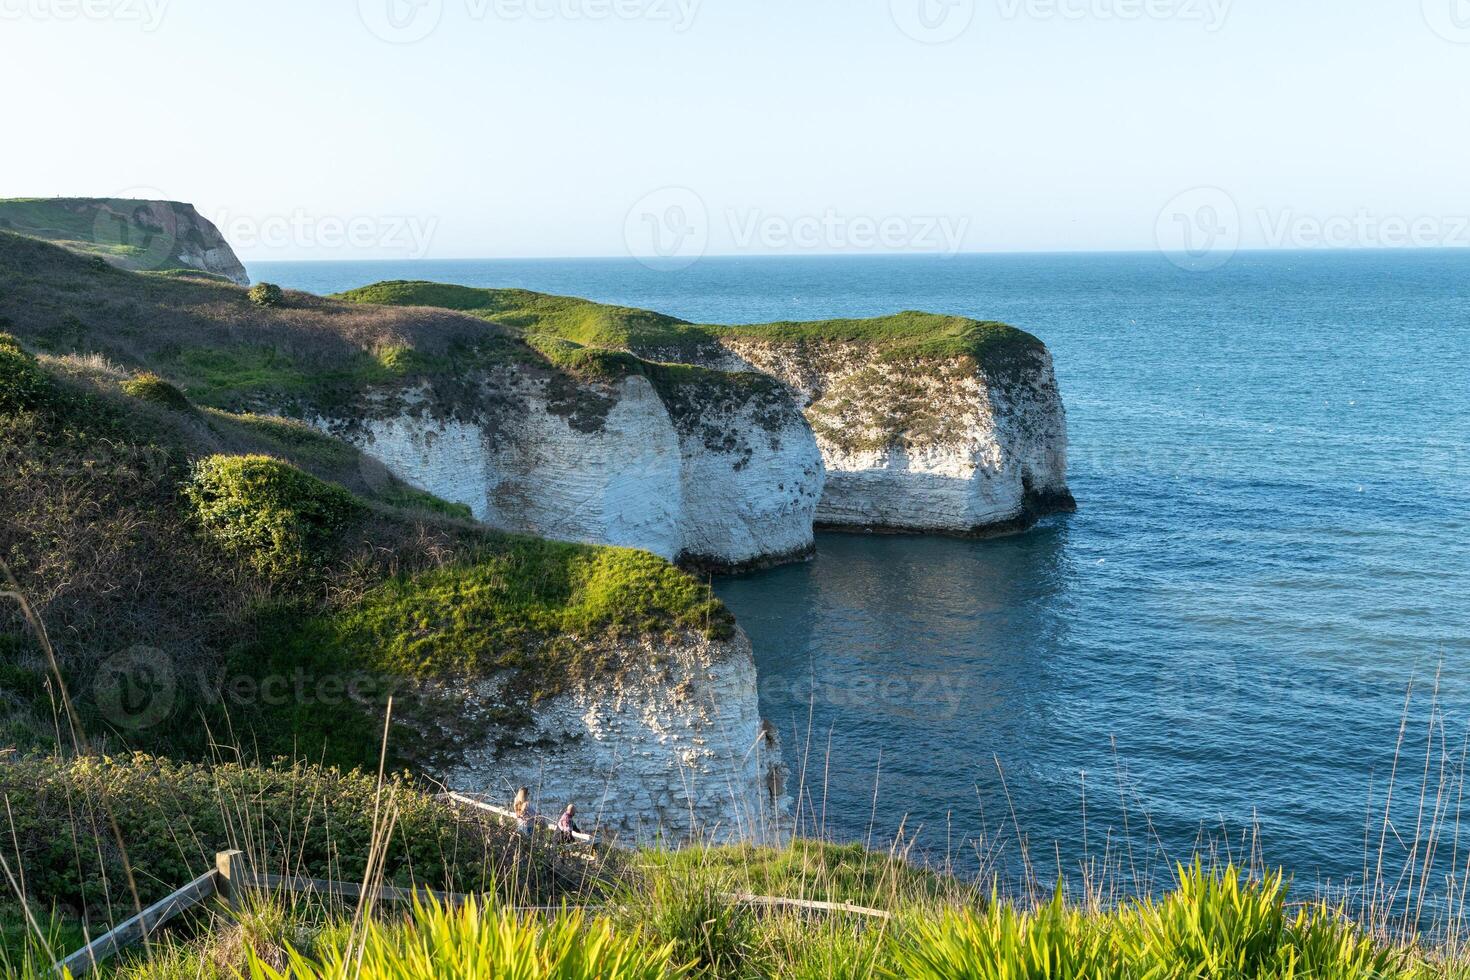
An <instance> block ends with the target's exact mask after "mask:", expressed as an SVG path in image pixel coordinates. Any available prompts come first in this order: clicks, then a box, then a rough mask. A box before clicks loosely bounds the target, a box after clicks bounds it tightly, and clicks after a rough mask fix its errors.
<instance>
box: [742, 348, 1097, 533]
mask: <svg viewBox="0 0 1470 980" xmlns="http://www.w3.org/2000/svg"><path fill="white" fill-rule="evenodd" d="M720 342H721V344H722V346H723V347H724V348H725V349H726V350H727V351H729V352H730V353H731V354H733V355H734V356H735V357H736V358H737V359H738V362H739V363H743V364H746V365H749V367H750V369H753V370H759V371H763V372H766V373H768V374H771V375H774V376H775V377H778V378H780V379H781V380H782V381H784V382H785V383H786V384H787V385H788V386H790V388H791V390H792V391H793V392H794V393H795V396H796V397H797V399H798V400H799V401H800V403H801V404H802V405H803V409H804V411H805V414H806V417H807V419H808V420H809V421H810V423H811V426H812V429H813V431H814V433H815V436H816V441H817V444H818V446H819V447H820V449H821V453H822V459H823V462H824V464H825V467H826V471H827V479H826V487H825V492H824V494H823V496H822V501H821V504H820V505H819V506H818V508H817V513H816V521H817V523H818V524H819V525H825V526H830V527H834V528H849V529H866V530H887V531H939V532H944V533H951V534H964V535H984V534H991V533H1001V532H1005V531H1010V530H1016V529H1018V528H1023V527H1026V526H1028V525H1029V524H1030V523H1031V522H1032V521H1034V520H1035V518H1036V517H1038V516H1041V515H1043V514H1047V513H1051V512H1055V511H1065V510H1071V509H1074V508H1075V503H1074V502H1073V499H1072V495H1071V492H1070V491H1069V490H1068V489H1067V479H1066V474H1067V424H1066V412H1065V410H1064V408H1063V406H1062V400H1061V395H1060V393H1059V392H1058V390H1057V384H1056V377H1055V374H1054V372H1053V369H1052V361H1051V355H1050V354H1049V353H1048V352H1047V351H1046V350H1045V348H1038V349H1036V350H1034V351H1030V352H1026V353H1023V354H1021V355H1018V356H1016V357H1015V358H1013V359H1011V360H1009V361H1007V362H1006V363H1005V365H1004V366H1003V367H1001V368H991V369H988V370H987V369H986V368H985V367H982V366H981V365H980V364H979V363H978V362H977V361H976V359H975V358H973V357H970V356H967V355H964V354H959V355H948V356H942V357H936V356H928V355H921V354H912V355H906V356H902V357H897V358H894V357H889V356H887V355H886V354H885V353H884V352H883V351H881V350H880V349H877V348H875V347H874V346H873V345H871V344H866V343H862V342H847V343H838V342H831V341H823V342H812V341H796V342H792V343H782V342H779V341H770V340H764V339H752V338H745V337H738V336H731V337H725V338H722V339H721V341H720Z"/></svg>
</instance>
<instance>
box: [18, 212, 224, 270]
mask: <svg viewBox="0 0 1470 980" xmlns="http://www.w3.org/2000/svg"><path fill="white" fill-rule="evenodd" d="M0 229H3V230H5V231H12V232H15V233H16V234H21V235H27V236H30V237H33V238H42V239H45V240H47V241H51V242H55V243H56V244H58V245H62V246H64V247H66V248H69V249H72V250H73V251H78V252H84V253H87V254H91V255H98V256H101V257H102V258H103V259H104V260H106V261H107V262H109V263H111V264H112V265H115V266H117V267H119V268H122V269H134V270H140V271H146V272H162V271H170V270H180V269H191V270H194V271H197V272H207V273H210V274H211V275H216V276H222V277H224V278H225V279H228V280H230V281H231V282H233V283H235V284H237V285H240V286H248V285H250V277H249V276H247V275H246V273H245V267H244V266H243V265H241V264H240V260H239V259H238V258H236V257H235V253H234V251H233V250H232V249H231V248H230V246H229V243H228V242H226V241H225V240H224V237H223V236H222V235H221V234H220V233H219V229H218V228H216V227H215V226H214V224H213V223H212V222H211V221H209V220H208V219H206V218H204V217H203V216H202V215H200V214H199V212H198V211H197V210H195V208H194V205H192V204H180V203H178V202H174V201H137V200H128V199H121V198H18V199H12V200H0Z"/></svg>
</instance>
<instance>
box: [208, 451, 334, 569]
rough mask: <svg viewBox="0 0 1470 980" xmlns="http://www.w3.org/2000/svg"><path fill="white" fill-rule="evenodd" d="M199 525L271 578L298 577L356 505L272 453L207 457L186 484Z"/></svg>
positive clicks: (316, 557)
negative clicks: (270, 454) (265, 454)
mask: <svg viewBox="0 0 1470 980" xmlns="http://www.w3.org/2000/svg"><path fill="white" fill-rule="evenodd" d="M185 492H186V495H187V496H188V499H189V501H190V502H191V503H192V504H193V507H194V512H195V516H196V517H197V518H198V520H199V523H200V524H201V525H202V526H203V527H204V529H205V531H206V532H207V533H208V534H209V535H210V536H211V537H213V538H214V539H215V540H216V541H218V542H219V543H220V544H222V545H224V546H225V548H227V549H228V550H230V551H232V552H235V553H238V554H241V555H243V556H245V557H246V558H247V559H248V560H249V561H250V563H251V564H252V565H253V566H254V567H255V568H256V569H257V570H259V571H260V572H262V573H263V574H265V575H267V576H269V577H270V578H272V579H275V580H280V579H283V578H292V577H299V576H301V575H302V574H304V573H305V572H307V571H308V570H309V569H310V568H311V567H312V566H314V565H316V564H318V563H319V562H320V560H321V558H322V556H323V552H324V550H325V549H326V548H327V547H328V546H330V545H331V544H332V543H333V542H334V541H335V540H336V538H337V536H338V535H339V534H340V533H341V532H342V531H343V530H344V529H345V528H346V527H347V525H348V524H349V523H350V522H351V521H352V520H353V519H354V518H355V517H357V516H358V514H359V513H360V512H361V511H362V509H363V505H362V504H361V503H360V502H359V501H358V500H357V498H356V497H354V496H352V494H350V493H348V492H347V491H346V490H345V489H343V488H342V487H339V486H337V485H335V484H332V483H327V482H326V481H324V480H319V479H317V478H316V477H314V476H311V475H310V474H308V473H306V472H304V471H302V470H299V469H297V468H296V467H294V466H292V465H291V464H289V463H285V462H282V461H281V460H279V459H275V458H274V457H271V456H211V457H209V458H208V459H204V460H201V461H200V462H199V463H197V464H196V465H195V467H194V473H193V477H192V479H191V480H190V482H189V484H188V485H187V487H186V488H185Z"/></svg>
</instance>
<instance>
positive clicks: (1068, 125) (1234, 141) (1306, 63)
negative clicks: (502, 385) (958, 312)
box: [0, 0, 1470, 259]
mask: <svg viewBox="0 0 1470 980" xmlns="http://www.w3.org/2000/svg"><path fill="white" fill-rule="evenodd" d="M416 3H418V4H422V5H423V6H422V7H417V8H416V7H415V4H416ZM588 3H590V4H592V5H593V6H592V8H591V9H588V8H587V7H586V6H585V4H588ZM946 3H953V4H954V6H953V7H946V6H945V4H946ZM389 4H393V5H396V11H395V10H390V9H389ZM922 4H928V5H929V6H928V9H927V11H925V10H921V9H919V8H920V5H922ZM88 5H90V6H91V7H92V8H93V9H92V10H91V11H90V13H86V12H84V13H81V14H78V15H77V16H74V17H73V16H71V14H74V13H76V10H75V8H76V7H78V6H83V7H84V8H85V7H86V6H88ZM1457 5H1458V6H1457ZM1140 11H1141V12H1140ZM395 12H396V14H397V15H398V21H397V23H399V24H400V25H406V27H404V28H403V30H404V31H405V32H406V33H407V34H409V35H412V34H415V33H419V32H422V31H423V30H426V29H427V27H432V28H433V29H432V30H427V34H426V36H424V37H422V39H419V40H417V41H414V42H412V43H388V42H385V41H384V40H382V39H381V38H380V37H379V36H377V34H375V33H374V30H373V28H376V29H377V31H378V33H387V34H390V35H391V34H392V33H393V30H392V28H391V25H390V21H389V20H388V14H389V13H395ZM599 12H601V13H603V14H606V16H596V14H598V13H599ZM415 14H416V15H417V17H418V19H417V20H416V19H415V16H414V15H415ZM920 14H927V17H921V16H920ZM946 15H948V19H946ZM1222 15H1223V19H1221V16H1222ZM1457 17H1458V18H1459V19H1456V18H1457ZM425 18H427V20H425ZM926 24H928V25H929V26H928V27H926V26H925V25H926ZM905 28H907V32H906V30H905ZM960 28H963V29H962V30H961V29H960ZM914 34H917V35H919V36H920V37H919V39H916V38H915V37H913V36H911V35H914ZM948 34H955V35H956V36H954V37H953V38H952V39H950V40H948V41H946V42H945V43H928V42H933V41H936V40H939V39H941V38H942V37H943V36H946V35H948ZM397 36H398V38H399V39H400V40H402V39H404V36H405V35H404V34H402V33H400V34H399V35H397ZM1455 42H1470V4H1467V3H1466V2H1465V0H1423V2H1422V3H1421V0H1233V2H1231V0H361V2H359V0H251V2H248V3H245V2H234V3H224V2H221V0H0V85H3V89H4V91H5V92H6V93H7V98H6V99H5V129H6V140H5V142H6V144H7V148H6V150H5V152H4V153H3V154H0V196H22V195H24V196H49V195H96V196H108V195H115V194H120V193H124V192H133V195H134V196H137V195H138V194H141V193H145V192H146V193H157V194H162V195H164V196H167V197H169V198H175V199H181V200H187V201H192V202H194V203H195V204H197V205H198V206H199V208H200V209H201V210H202V211H203V212H204V213H206V214H207V215H210V216H211V217H215V218H217V219H219V218H223V219H224V220H225V223H226V227H227V230H228V228H229V226H230V223H231V222H233V226H234V228H235V229H236V231H237V232H244V233H245V234H244V235H239V234H237V235H234V236H232V237H236V238H238V237H247V238H249V237H253V238H255V239H258V240H255V241H244V242H238V241H237V245H238V246H239V250H240V251H241V252H242V254H243V255H244V256H245V257H246V258H249V259H270V258H343V257H375V256H381V257H399V256H402V255H404V254H405V253H406V252H407V251H410V250H411V251H415V252H417V253H420V254H424V255H427V256H430V257H443V258H447V257H473V256H541V255H567V256H579V255H625V254H627V252H628V250H629V249H630V247H634V246H633V245H631V244H630V238H636V237H637V236H638V234H640V232H639V231H638V230H637V226H638V225H639V223H640V221H642V220H644V219H643V217H642V216H640V215H638V214H636V213H635V214H633V215H632V216H631V217H630V209H634V210H635V211H636V208H637V206H638V202H640V200H644V199H645V198H646V197H647V195H650V194H651V193H654V192H659V191H660V189H662V188H667V187H676V188H685V189H687V190H688V191H691V192H693V194H694V198H693V200H694V201H696V202H697V206H698V207H700V208H703V209H704V212H705V213H704V215H703V216H702V217H699V218H698V219H690V220H701V221H703V222H705V226H704V228H703V229H701V234H702V235H703V237H704V238H705V239H707V244H706V243H704V242H702V243H701V247H703V248H707V250H708V251H709V252H712V253H726V252H741V251H749V252H767V251H792V250H797V251H799V250H803V249H806V250H813V251H842V250H852V249H857V250H882V249H889V248H898V249H904V248H931V247H934V246H936V245H939V244H944V245H945V246H946V247H948V243H947V242H945V241H943V236H944V235H945V234H946V232H945V231H943V230H942V229H948V233H951V235H952V237H954V238H955V239H956V242H955V244H957V245H958V246H959V247H962V248H964V249H965V250H969V251H991V250H1038V249H1039V250H1053V249H1062V250H1072V249H1079V250H1088V249H1134V248H1137V249H1143V248H1152V247H1154V246H1155V243H1156V242H1157V241H1158V238H1159V232H1158V229H1159V227H1160V223H1161V217H1160V215H1161V209H1166V206H1167V205H1168V204H1169V202H1170V201H1171V200H1174V199H1175V198H1176V195H1179V194H1180V193H1181V192H1186V191H1190V190H1191V189H1192V188H1197V187H1209V188H1220V189H1222V190H1224V191H1225V192H1226V194H1227V195H1228V198H1227V200H1228V202H1229V203H1230V204H1231V205H1233V206H1234V207H1235V208H1237V209H1238V211H1239V215H1240V217H1239V219H1238V224H1239V229H1238V233H1239V237H1240V239H1241V242H1242V244H1244V245H1247V246H1251V245H1269V244H1272V243H1273V242H1272V239H1271V234H1270V229H1271V228H1272V227H1273V226H1276V227H1279V222H1281V221H1283V220H1288V219H1289V220H1291V221H1297V220H1299V219H1303V218H1305V219H1308V220H1309V222H1310V221H1317V222H1326V221H1328V220H1329V219H1334V218H1344V217H1346V218H1352V217H1353V216H1355V215H1356V216H1360V217H1364V218H1366V220H1367V221H1369V222H1376V221H1383V220H1391V219H1395V218H1398V219H1403V220H1405V221H1414V220H1421V219H1425V218H1428V219H1429V220H1431V221H1434V222H1439V223H1438V224H1436V225H1435V226H1434V229H1432V230H1431V233H1430V234H1429V238H1430V239H1436V238H1438V239H1442V240H1443V242H1444V243H1449V244H1465V243H1466V241H1470V232H1463V233H1459V234H1458V236H1457V232H1456V228H1455V227H1454V224H1455V222H1456V220H1457V217H1458V216H1464V215H1470V179H1467V176H1466V175H1467V173H1470V125H1467V117H1466V111H1465V104H1466V103H1465V99H1466V94H1465V93H1466V90H1467V89H1466V86H1467V83H1470V43H1455ZM1211 193H1213V192H1211ZM1197 196H1198V195H1196V197H1197ZM652 200H653V205H652V207H653V208H654V210H653V211H652V214H653V215H654V218H653V220H655V221H658V220H661V219H662V218H664V217H667V214H666V212H667V210H668V207H667V205H668V201H670V200H673V201H674V202H675V203H681V202H686V201H688V200H689V198H688V196H687V195H686V194H685V192H684V191H679V192H676V194H675V197H674V198H670V197H669V194H668V193H667V192H665V193H663V196H659V195H658V194H655V196H654V198H653V199H652ZM1212 200H1213V199H1212ZM1194 201H1195V198H1186V202H1194ZM1190 207H1191V208H1194V205H1193V203H1190ZM674 214H675V216H676V217H686V218H687V217H688V215H687V214H685V212H683V211H679V212H674ZM1190 214H1191V215H1193V214H1194V210H1191V211H1190ZM864 220H869V221H871V222H873V223H875V224H876V223H879V222H882V221H885V220H889V221H896V222H897V224H893V225H891V227H890V228H889V231H890V233H891V234H890V235H889V236H888V239H889V240H888V241H886V242H879V243H877V244H873V243H872V242H871V241H869V240H868V239H867V238H864V237H863V234H862V230H861V226H862V222H863V221H864ZM930 220H932V221H934V222H936V223H937V224H936V227H935V228H934V229H933V230H931V231H928V232H926V230H925V228H924V227H922V226H923V225H924V224H925V222H926V221H930ZM323 222H325V223H326V224H325V225H323ZM333 222H337V223H341V224H345V223H347V222H356V226H355V227H356V228H357V237H356V239H354V240H353V242H346V241H335V240H332V239H333V236H334V235H336V237H337V238H341V237H342V236H341V235H340V234H337V232H338V231H339V229H337V228H335V226H334V225H333ZM395 222H398V223H407V224H409V225H411V227H408V228H407V229H406V230H401V231H399V232H397V233H396V234H395V231H394V227H393V226H394V224H395ZM761 222H764V223H765V224H764V225H762V224H761ZM853 222H857V223H858V230H857V231H854V230H853ZM1164 223H1166V224H1167V215H1166V216H1165V219H1164ZM288 226H289V227H288ZM1359 227H1361V223H1360V224H1359ZM1369 227H1370V230H1368V231H1361V230H1359V231H1352V232H1351V233H1349V234H1348V235H1347V236H1346V238H1345V239H1344V242H1345V243H1346V244H1369V245H1371V244H1377V243H1378V238H1379V237H1380V233H1379V232H1378V231H1375V230H1372V229H1373V228H1376V227H1377V226H1376V225H1370V226H1369ZM323 228H325V232H326V234H325V235H324V234H323ZM415 228H417V229H420V230H421V231H422V234H419V233H417V232H415V230H414V229H415ZM757 228H764V230H763V231H756V232H752V231H751V229H757ZM303 229H304V230H303ZM415 235H417V238H415ZM926 235H927V237H926ZM323 238H325V239H328V240H327V241H326V242H325V243H324V242H323V241H322V240H321V239H323ZM794 238H800V240H799V241H794V240H789V239H794ZM1457 238H1463V239H1464V240H1465V241H1460V240H1457ZM419 239H422V241H420V240H419ZM1285 241H1286V243H1287V244H1291V243H1293V241H1294V239H1290V238H1288V239H1286V240H1285ZM354 242H355V243H354ZM1436 243H1439V242H1436ZM1308 244H1310V243H1308Z"/></svg>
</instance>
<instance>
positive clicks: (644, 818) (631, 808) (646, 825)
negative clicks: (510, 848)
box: [448, 633, 788, 843]
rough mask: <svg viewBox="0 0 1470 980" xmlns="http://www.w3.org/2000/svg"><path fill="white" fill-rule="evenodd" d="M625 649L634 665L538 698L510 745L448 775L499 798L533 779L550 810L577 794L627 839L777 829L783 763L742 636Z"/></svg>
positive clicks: (468, 754)
mask: <svg viewBox="0 0 1470 980" xmlns="http://www.w3.org/2000/svg"><path fill="white" fill-rule="evenodd" d="M617 655H618V657H619V658H620V659H621V660H622V661H624V662H627V663H632V664H636V665H637V666H636V667H633V668H631V669H629V670H628V671H627V672H625V673H624V675H623V676H622V677H621V678H620V679H618V680H617V681H616V682H611V683H607V684H598V685H595V686H594V685H582V686H579V687H578V688H576V689H575V690H573V691H571V692H568V693H566V694H563V695H560V696H559V697H557V698H555V699H552V700H551V701H549V702H546V703H544V704H542V705H539V706H538V707H537V709H536V712H535V722H534V728H533V729H531V730H529V731H520V732H517V733H516V741H515V742H514V743H513V744H512V745H510V746H509V747H507V746H506V745H503V744H501V745H497V744H494V743H492V742H487V743H484V744H482V745H478V746H471V747H468V748H466V750H465V752H464V756H463V761H462V763H461V764H460V765H458V766H457V767H455V768H453V769H452V770H451V771H450V772H449V773H448V782H449V783H450V784H451V785H454V786H456V787H459V788H462V789H466V790H469V791H472V792H485V793H488V794H490V795H491V796H492V797H495V798H503V799H508V798H510V796H511V795H512V794H514V792H515V789H516V788H517V787H519V786H529V787H531V788H532V790H533V791H534V794H535V798H536V799H537V800H538V801H539V803H540V806H541V808H542V809H543V811H545V815H547V816H551V817H555V816H556V814H557V813H558V812H559V811H560V809H561V807H563V806H564V805H565V804H567V803H575V804H577V809H578V811H579V813H580V816H579V820H580V821H581V822H582V823H583V824H584V825H586V826H589V827H590V826H596V827H597V828H598V829H599V831H600V832H602V833H613V834H616V835H617V836H618V837H620V838H621V839H622V840H623V841H624V842H629V843H651V842H655V841H656V840H657V839H658V838H659V837H660V836H662V837H663V839H665V840H668V839H674V840H682V839H687V838H689V837H691V836H694V835H698V836H701V837H704V838H707V839H713V840H716V841H735V840H741V841H771V840H774V839H776V838H778V837H779V835H780V827H781V826H782V824H783V821H784V820H785V818H786V817H787V808H788V801H787V799H786V792H785V778H786V767H785V765H784V764H783V762H782V757H781V747H780V744H779V742H778V740H777V738H776V733H775V730H774V729H773V728H771V727H770V726H769V724H768V723H766V722H764V721H763V720H762V719H761V717H760V710H759V704H758V702H757V696H756V673H755V662H754V660H753V659H752V657H751V652H750V643H749V641H748V640H747V639H746V638H745V635H744V634H743V633H737V634H736V636H735V637H734V638H733V639H732V640H728V641H723V642H721V641H710V640H706V639H705V638H703V637H701V636H697V635H692V634H691V635H686V636H685V637H684V639H683V640H682V642H679V643H676V644H673V645H666V644H655V643H648V642H644V643H641V644H635V645H631V646H630V645H629V644H624V645H623V648H622V649H620V650H619V651H618V652H617ZM487 693H489V692H487Z"/></svg>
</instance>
